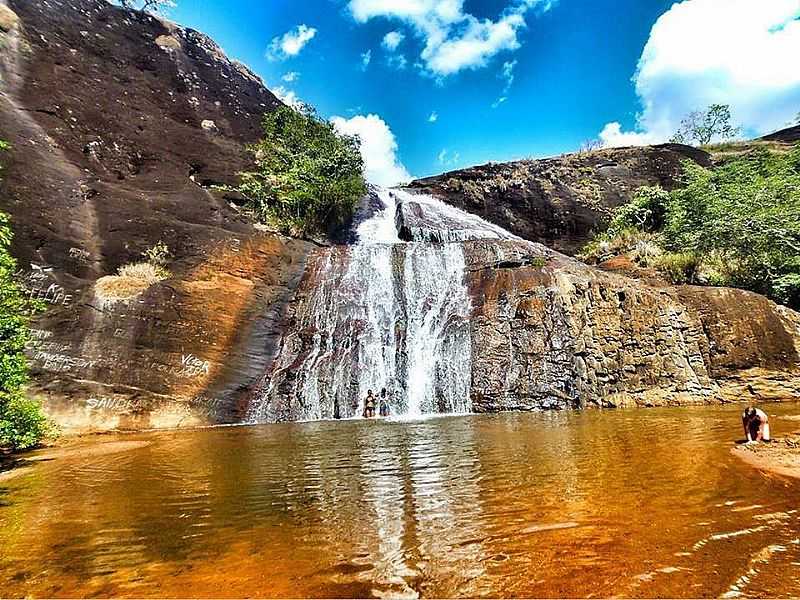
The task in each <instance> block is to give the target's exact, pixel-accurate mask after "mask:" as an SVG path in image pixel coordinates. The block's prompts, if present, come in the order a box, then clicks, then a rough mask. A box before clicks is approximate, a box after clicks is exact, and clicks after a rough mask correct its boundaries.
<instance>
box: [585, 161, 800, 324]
mask: <svg viewBox="0 0 800 600" xmlns="http://www.w3.org/2000/svg"><path fill="white" fill-rule="evenodd" d="M683 179H684V181H683V183H684V185H683V186H682V187H680V188H678V189H676V190H673V191H672V192H669V193H668V192H666V191H664V190H662V189H661V188H657V187H656V188H650V187H647V188H641V189H640V190H639V191H638V192H637V193H636V195H635V196H634V199H633V200H632V201H631V202H630V203H629V204H627V205H624V206H622V207H620V208H618V209H617V210H616V212H615V214H614V216H613V218H612V220H611V223H610V225H609V228H608V230H607V231H606V232H605V233H603V234H601V235H600V236H598V237H597V238H596V239H595V240H594V241H593V242H590V244H588V245H587V247H586V249H585V251H584V256H585V257H586V258H587V259H591V258H597V257H601V258H603V259H606V258H608V254H609V252H615V253H626V254H627V253H631V252H633V251H634V248H633V246H634V245H635V244H637V243H639V244H641V243H642V240H644V241H647V243H651V242H652V243H655V244H656V245H657V246H658V250H657V251H653V252H650V254H651V255H655V256H657V257H658V259H657V260H655V261H653V264H654V265H655V266H656V267H657V268H659V269H660V270H661V271H662V272H663V273H664V274H665V275H666V276H667V277H668V278H669V279H670V280H672V281H673V282H674V283H687V282H688V283H694V282H698V281H705V282H706V283H711V284H714V285H731V286H734V287H741V288H745V289H749V290H753V291H755V292H759V293H762V294H765V295H767V296H769V297H770V298H772V299H773V300H776V301H777V302H780V303H782V304H786V305H788V306H791V307H792V308H796V309H800V146H797V147H795V148H794V149H792V150H791V151H790V152H775V151H772V150H769V149H768V148H765V147H759V148H755V149H754V150H751V151H750V152H749V153H747V154H744V155H740V156H734V157H731V158H728V159H727V160H725V161H724V162H723V163H721V164H719V165H718V166H717V167H716V168H714V169H706V168H704V167H701V166H699V165H697V164H696V163H694V162H691V161H687V162H686V163H685V164H684V178H683ZM659 254H660V256H659ZM631 256H633V254H631Z"/></svg>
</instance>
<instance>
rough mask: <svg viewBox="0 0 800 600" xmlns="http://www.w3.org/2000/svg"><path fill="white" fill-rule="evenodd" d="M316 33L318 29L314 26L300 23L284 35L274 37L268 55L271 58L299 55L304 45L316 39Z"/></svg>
mask: <svg viewBox="0 0 800 600" xmlns="http://www.w3.org/2000/svg"><path fill="white" fill-rule="evenodd" d="M315 35H317V30H316V29H314V28H313V27H309V26H308V25H298V26H297V27H295V28H294V29H291V30H289V31H287V32H286V33H284V34H283V35H279V36H277V37H274V38H272V41H271V42H270V44H269V50H268V51H267V57H268V58H269V59H271V60H284V59H286V58H289V57H292V56H297V55H298V54H300V51H301V50H302V49H303V47H304V46H305V45H306V44H307V43H308V42H310V41H311V40H312V39H314V36H315Z"/></svg>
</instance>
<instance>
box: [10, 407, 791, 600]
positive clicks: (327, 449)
mask: <svg viewBox="0 0 800 600" xmlns="http://www.w3.org/2000/svg"><path fill="white" fill-rule="evenodd" d="M799 409H800V407H798V405H796V404H795V405H772V406H770V407H769V412H770V414H777V415H782V414H784V415H786V414H797V413H798V410H799ZM739 411H740V407H736V406H730V407H709V408H682V409H657V410H638V411H615V412H602V413H601V412H586V413H553V414H532V415H531V414H504V415H489V416H468V417H458V418H455V417H453V418H450V417H447V418H440V419H432V420H429V421H424V422H415V423H377V422H374V423H373V422H371V423H364V422H337V423H309V424H295V425H291V424H289V425H273V426H260V427H236V428H221V429H211V430H200V431H190V432H179V433H161V434H147V435H138V436H126V437H124V438H122V439H124V440H126V441H133V440H143V441H146V442H148V444H147V445H144V446H140V447H136V448H131V447H130V446H131V445H130V444H128V446H129V447H128V448H127V449H126V450H125V451H121V452H116V453H112V454H100V453H97V452H95V453H93V454H91V455H80V454H78V455H72V456H67V457H63V458H59V459H56V460H52V461H49V462H46V463H43V464H40V465H38V466H36V467H35V468H34V469H33V470H32V471H30V472H29V473H26V474H24V475H20V476H19V477H16V478H14V479H12V480H9V481H7V482H6V483H0V596H22V595H33V596H57V597H64V596H71V597H74V596H139V597H141V596H168V597H188V596H198V595H200V596H216V597H231V596H237V597H241V596H249V597H259V596H292V597H297V596H315V597H342V596H345V597H350V596H386V595H401V596H415V595H420V596H437V597H450V596H491V597H498V596H611V595H619V596H673V597H685V596H692V597H697V596H721V595H727V596H736V595H746V596H795V597H796V596H800V513H799V512H798V509H800V506H798V500H800V482H796V481H792V480H788V479H781V478H778V477H768V476H766V475H764V474H761V473H759V472H758V471H756V470H754V469H753V468H751V467H749V466H748V465H745V464H744V463H741V462H739V461H738V460H737V459H736V458H735V457H734V456H732V455H731V454H730V447H731V444H732V442H733V440H735V439H738V438H739V437H740V430H739V429H740V426H739V422H738V418H739ZM775 421H776V425H775V426H774V427H773V429H777V431H776V434H777V435H780V428H781V425H780V424H781V421H780V419H779V418H778V419H776V420H775ZM784 423H785V427H787V428H788V427H790V426H793V428H796V426H797V423H796V422H795V423H790V422H784ZM105 441H106V440H105V439H104V440H103V442H104V443H105Z"/></svg>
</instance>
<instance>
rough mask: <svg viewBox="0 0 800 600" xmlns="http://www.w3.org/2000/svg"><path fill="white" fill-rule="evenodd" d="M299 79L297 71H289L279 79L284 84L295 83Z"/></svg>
mask: <svg viewBox="0 0 800 600" xmlns="http://www.w3.org/2000/svg"><path fill="white" fill-rule="evenodd" d="M299 78H300V73H298V72H297V71H289V72H288V73H284V75H283V77H281V80H282V81H285V82H286V83H292V82H294V81H297V80H298V79H299Z"/></svg>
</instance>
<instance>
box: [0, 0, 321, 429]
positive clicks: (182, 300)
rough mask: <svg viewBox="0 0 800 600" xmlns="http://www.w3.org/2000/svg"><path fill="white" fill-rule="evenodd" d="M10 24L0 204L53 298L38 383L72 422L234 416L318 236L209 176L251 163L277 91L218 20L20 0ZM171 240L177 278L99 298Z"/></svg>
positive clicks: (8, 12) (95, 1)
mask: <svg viewBox="0 0 800 600" xmlns="http://www.w3.org/2000/svg"><path fill="white" fill-rule="evenodd" d="M0 38H2V39H1V40H0V48H2V50H0V57H1V64H0V68H1V71H0V73H1V74H2V90H1V91H2V93H1V94H0V138H3V139H6V140H8V141H9V142H10V143H11V144H12V151H11V152H10V153H8V154H7V155H6V156H4V157H3V158H4V163H5V169H4V173H3V182H2V201H1V202H0V209H2V210H4V211H6V212H8V213H10V214H11V216H12V218H13V223H14V229H15V231H16V238H15V243H14V247H13V252H14V254H15V255H16V256H17V257H18V259H19V264H20V267H21V273H20V275H21V277H22V278H23V280H24V281H25V284H26V286H27V288H28V289H29V291H30V293H31V294H32V295H34V296H37V297H40V298H42V299H43V300H44V301H45V302H46V303H47V304H48V306H49V309H48V310H47V312H46V313H45V314H44V315H43V316H42V317H41V318H40V319H39V320H38V322H37V324H36V328H35V330H34V337H35V340H34V342H33V343H32V345H31V348H30V357H31V360H32V367H33V376H34V389H33V391H34V392H35V393H39V394H41V395H42V396H43V397H44V398H45V401H46V406H47V409H48V410H49V411H50V412H51V414H54V415H55V416H56V418H57V419H58V421H59V422H60V423H61V424H62V425H63V426H65V427H66V428H67V429H72V428H75V429H104V428H109V427H129V428H144V427H162V426H174V425H194V424H205V423H214V422H232V421H236V420H238V419H239V417H240V413H241V410H243V409H242V407H241V406H240V403H239V397H240V392H241V389H242V388H245V387H247V385H248V383H249V381H250V379H251V378H252V377H254V376H255V375H258V374H259V373H260V372H261V370H263V368H264V367H265V366H266V365H268V364H269V361H270V360H271V356H272V353H273V352H274V347H275V345H276V343H277V340H279V339H280V334H281V329H282V327H281V325H280V323H281V320H282V316H283V314H284V310H285V305H286V302H287V301H288V299H289V298H290V297H291V295H292V293H293V289H294V286H295V285H296V282H297V281H298V280H299V278H300V277H301V275H302V273H303V269H304V265H305V257H306V255H307V253H308V252H309V250H310V249H311V248H312V247H313V246H312V245H311V244H309V243H307V242H302V241H298V240H292V239H287V238H283V237H280V236H277V235H273V234H269V233H264V232H260V231H258V230H257V229H256V228H255V227H253V225H252V224H251V223H249V222H248V221H247V220H246V219H245V218H243V217H242V216H241V215H240V214H239V213H238V212H237V211H236V210H235V209H234V208H233V207H232V206H231V204H230V199H228V198H225V197H223V196H222V195H221V194H218V193H216V192H215V191H213V190H212V189H210V186H211V185H212V184H214V183H227V182H233V178H234V177H235V174H236V172H237V171H239V170H241V169H242V168H243V167H245V166H246V165H247V156H246V152H245V144H247V143H249V142H252V141H254V140H255V139H257V137H258V135H259V131H260V126H259V121H260V117H261V115H262V114H263V113H264V112H265V111H267V110H270V109H271V108H272V107H274V106H277V105H278V100H276V98H275V97H274V96H273V95H272V94H271V93H270V92H269V91H268V90H267V89H266V88H265V87H264V85H263V84H262V82H261V81H260V80H259V79H258V78H257V77H256V76H254V75H253V74H252V73H251V72H249V71H248V70H247V69H246V68H245V67H244V66H242V65H240V64H237V63H235V62H233V61H231V60H229V59H228V58H226V56H225V55H224V54H223V53H222V51H221V50H220V49H219V47H218V46H217V45H216V44H214V43H213V42H212V41H211V40H210V39H209V38H207V37H206V36H204V35H202V34H200V33H198V32H196V31H191V30H188V29H182V28H179V27H176V26H174V25H171V24H169V23H166V22H162V21H160V20H158V19H155V18H153V17H150V16H146V15H141V14H137V13H132V12H128V11H123V10H121V9H119V8H116V7H113V6H111V5H110V4H108V3H106V2H103V1H102V0H43V1H41V2H39V1H37V2H31V1H29V0H11V1H10V2H7V5H4V6H3V12H2V13H1V14H0ZM159 241H162V242H163V243H165V244H166V245H167V246H168V248H169V250H170V252H171V254H172V260H171V262H170V263H169V265H168V268H169V270H170V271H171V274H172V277H170V278H169V279H167V280H166V281H163V282H161V283H158V284H156V285H153V286H152V287H150V288H149V289H148V290H146V291H145V292H144V293H143V294H141V295H140V296H137V297H135V298H133V299H131V300H128V301H117V302H113V301H108V300H107V299H103V298H102V297H100V296H98V294H97V293H96V291H95V286H94V283H95V282H96V280H97V279H98V278H100V277H102V276H104V275H111V274H114V273H115V272H116V270H117V269H118V268H119V267H120V266H122V265H124V264H127V263H132V262H136V261H137V260H140V255H141V253H142V252H143V251H145V250H146V249H147V248H149V247H151V246H153V245H154V244H156V243H157V242H159Z"/></svg>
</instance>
